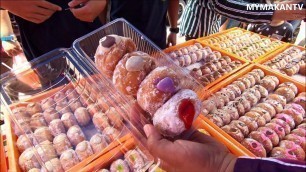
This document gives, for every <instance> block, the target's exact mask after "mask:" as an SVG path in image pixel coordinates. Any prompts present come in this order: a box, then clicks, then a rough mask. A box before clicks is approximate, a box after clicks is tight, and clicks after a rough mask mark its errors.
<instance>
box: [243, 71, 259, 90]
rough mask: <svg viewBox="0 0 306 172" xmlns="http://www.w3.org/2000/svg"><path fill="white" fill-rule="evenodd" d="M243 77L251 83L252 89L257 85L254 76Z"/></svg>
mask: <svg viewBox="0 0 306 172" xmlns="http://www.w3.org/2000/svg"><path fill="white" fill-rule="evenodd" d="M243 77H245V78H246V79H248V80H249V81H250V83H251V87H253V86H254V85H255V84H256V79H255V78H254V76H253V75H249V74H246V75H244V76H243Z"/></svg>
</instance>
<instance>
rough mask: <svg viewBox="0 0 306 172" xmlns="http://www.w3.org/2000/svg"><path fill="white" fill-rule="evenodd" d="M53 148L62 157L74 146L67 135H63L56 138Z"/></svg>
mask: <svg viewBox="0 0 306 172" xmlns="http://www.w3.org/2000/svg"><path fill="white" fill-rule="evenodd" d="M53 146H54V148H55V150H56V153H57V155H58V156H60V155H61V154H62V153H63V152H64V151H65V150H68V149H70V148H72V145H71V143H70V141H69V139H68V137H67V135H66V134H64V133H62V134H59V135H57V136H56V137H54V139H53Z"/></svg>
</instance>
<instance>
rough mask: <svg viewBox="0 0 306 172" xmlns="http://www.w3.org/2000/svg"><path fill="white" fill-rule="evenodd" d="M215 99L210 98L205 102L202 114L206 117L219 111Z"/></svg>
mask: <svg viewBox="0 0 306 172" xmlns="http://www.w3.org/2000/svg"><path fill="white" fill-rule="evenodd" d="M214 99H215V98H214V97H210V98H209V99H208V100H205V101H203V103H202V109H203V110H202V112H203V114H204V115H208V114H209V113H210V112H212V111H213V110H215V109H217V106H216V104H215V101H214Z"/></svg>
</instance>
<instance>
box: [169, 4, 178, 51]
mask: <svg viewBox="0 0 306 172" xmlns="http://www.w3.org/2000/svg"><path fill="white" fill-rule="evenodd" d="M178 9H179V0H169V5H168V18H169V23H170V28H177V20H178ZM176 34H177V33H174V32H170V34H169V36H168V40H167V46H170V44H171V45H172V46H173V45H176Z"/></svg>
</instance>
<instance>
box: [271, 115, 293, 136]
mask: <svg viewBox="0 0 306 172" xmlns="http://www.w3.org/2000/svg"><path fill="white" fill-rule="evenodd" d="M270 123H275V124H278V125H280V126H281V127H283V129H284V130H285V135H287V134H289V133H290V131H291V128H290V126H289V124H287V123H286V122H285V121H284V120H281V119H277V118H274V119H272V120H271V122H270Z"/></svg>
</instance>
